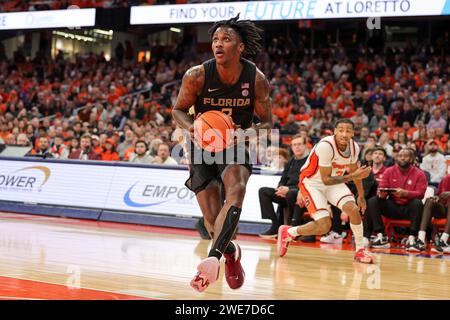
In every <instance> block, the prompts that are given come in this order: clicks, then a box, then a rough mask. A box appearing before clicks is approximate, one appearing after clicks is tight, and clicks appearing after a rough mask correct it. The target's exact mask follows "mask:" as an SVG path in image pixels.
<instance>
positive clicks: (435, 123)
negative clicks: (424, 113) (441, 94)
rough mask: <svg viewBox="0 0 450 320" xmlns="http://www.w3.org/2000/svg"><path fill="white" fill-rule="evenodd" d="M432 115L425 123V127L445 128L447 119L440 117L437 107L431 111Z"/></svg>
mask: <svg viewBox="0 0 450 320" xmlns="http://www.w3.org/2000/svg"><path fill="white" fill-rule="evenodd" d="M432 115H433V116H432V118H431V119H430V121H429V122H428V124H427V129H437V128H442V129H444V130H445V129H446V127H447V121H446V120H445V119H444V118H442V115H441V110H440V109H439V108H435V109H434V111H433V112H432Z"/></svg>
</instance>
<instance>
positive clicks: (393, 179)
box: [379, 164, 427, 206]
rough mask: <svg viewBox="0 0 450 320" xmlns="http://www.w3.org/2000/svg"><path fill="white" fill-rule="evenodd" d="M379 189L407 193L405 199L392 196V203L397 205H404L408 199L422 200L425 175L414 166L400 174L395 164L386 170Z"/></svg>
mask: <svg viewBox="0 0 450 320" xmlns="http://www.w3.org/2000/svg"><path fill="white" fill-rule="evenodd" d="M379 188H402V189H404V190H407V191H408V196H407V197H406V198H398V197H395V196H392V198H391V199H392V201H394V202H395V203H397V204H398V205H402V206H404V205H406V204H408V201H409V200H410V199H420V200H421V199H423V197H424V196H425V191H426V190H427V178H426V176H425V173H424V172H423V171H422V170H420V169H419V168H417V167H415V166H411V167H410V168H409V169H408V170H407V171H405V172H402V170H401V169H400V167H399V166H398V165H397V164H396V165H394V166H392V167H389V168H387V169H386V171H385V172H384V174H383V179H382V180H381V182H380V185H379Z"/></svg>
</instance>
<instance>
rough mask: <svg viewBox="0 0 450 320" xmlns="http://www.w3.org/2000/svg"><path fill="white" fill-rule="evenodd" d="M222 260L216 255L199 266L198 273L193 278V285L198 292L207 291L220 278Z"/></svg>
mask: <svg viewBox="0 0 450 320" xmlns="http://www.w3.org/2000/svg"><path fill="white" fill-rule="evenodd" d="M219 269H220V262H219V260H218V259H217V258H216V257H208V258H206V259H204V260H203V261H202V262H200V264H199V265H198V266H197V270H198V273H197V274H196V275H195V277H194V279H192V280H191V287H192V288H194V289H195V290H197V291H198V292H203V291H205V289H206V288H208V286H209V285H210V284H211V283H213V282H215V281H216V280H217V278H219Z"/></svg>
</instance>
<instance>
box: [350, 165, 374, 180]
mask: <svg viewBox="0 0 450 320" xmlns="http://www.w3.org/2000/svg"><path fill="white" fill-rule="evenodd" d="M371 171H372V167H369V166H361V167H359V168H358V169H356V170H355V171H353V172H352V178H353V179H354V180H355V179H356V180H362V179H365V178H367V177H368V176H369V175H370V172H371Z"/></svg>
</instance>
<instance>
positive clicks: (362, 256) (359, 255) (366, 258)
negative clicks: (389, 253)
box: [353, 248, 373, 264]
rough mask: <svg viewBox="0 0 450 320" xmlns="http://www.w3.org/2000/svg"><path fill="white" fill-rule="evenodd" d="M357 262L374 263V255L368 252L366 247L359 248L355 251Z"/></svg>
mask: <svg viewBox="0 0 450 320" xmlns="http://www.w3.org/2000/svg"><path fill="white" fill-rule="evenodd" d="M353 259H354V260H355V261H356V262H361V263H368V264H370V263H373V257H372V255H371V254H370V253H369V252H367V251H366V250H365V249H364V248H361V249H359V250H358V251H356V252H355V257H354V258H353Z"/></svg>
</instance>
